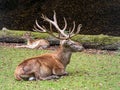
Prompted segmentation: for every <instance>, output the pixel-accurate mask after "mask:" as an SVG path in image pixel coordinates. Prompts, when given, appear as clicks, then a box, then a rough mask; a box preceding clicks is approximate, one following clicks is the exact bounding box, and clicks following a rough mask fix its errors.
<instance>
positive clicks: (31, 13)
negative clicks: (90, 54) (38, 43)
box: [0, 0, 120, 36]
mask: <svg viewBox="0 0 120 90" xmlns="http://www.w3.org/2000/svg"><path fill="white" fill-rule="evenodd" d="M53 10H55V11H56V12H57V18H58V21H59V24H60V26H62V25H63V24H64V23H63V17H65V18H66V19H67V21H68V25H69V26H71V25H72V21H73V20H75V21H76V23H77V24H78V23H81V24H82V25H83V27H82V30H81V32H80V33H81V34H95V35H97V34H107V35H114V36H120V0H0V29H2V27H7V28H9V29H18V30H32V28H33V25H34V22H35V19H39V24H43V21H42V20H41V19H40V16H41V14H42V13H44V14H46V15H47V16H48V17H50V18H52V15H53Z"/></svg>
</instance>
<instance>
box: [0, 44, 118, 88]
mask: <svg viewBox="0 0 120 90" xmlns="http://www.w3.org/2000/svg"><path fill="white" fill-rule="evenodd" d="M47 52H51V51H47V50H30V49H15V48H6V47H2V46H0V72H1V74H0V83H1V84H0V89H1V90H119V89H120V65H119V64H120V61H119V59H120V55H118V54H116V55H112V56H110V55H108V54H103V55H97V54H95V55H93V54H86V53H83V52H78V53H74V54H73V55H72V58H71V62H70V64H69V65H68V67H67V72H69V76H65V77H62V78H60V79H58V80H50V81H16V80H15V79H14V75H13V74H14V70H15V67H16V66H17V65H18V64H19V63H20V62H21V61H22V60H24V59H25V58H28V57H32V56H35V55H38V54H42V53H47Z"/></svg>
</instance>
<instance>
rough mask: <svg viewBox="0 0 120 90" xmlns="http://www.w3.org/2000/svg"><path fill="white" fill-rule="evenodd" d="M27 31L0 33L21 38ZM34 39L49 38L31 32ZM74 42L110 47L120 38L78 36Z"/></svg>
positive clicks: (74, 38) (0, 32) (119, 40)
mask: <svg viewBox="0 0 120 90" xmlns="http://www.w3.org/2000/svg"><path fill="white" fill-rule="evenodd" d="M25 32H26V31H15V30H14V31H13V30H6V31H5V32H4V31H0V37H1V36H5V35H6V36H13V37H21V36H22V35H23V34H24V33H25ZM31 33H32V36H33V37H34V38H43V39H46V38H48V37H49V35H48V34H47V33H38V32H31ZM72 40H74V41H78V42H80V43H86V42H88V43H97V44H100V45H108V44H113V43H117V42H120V37H114V36H108V35H102V34H101V35H80V34H79V35H76V36H74V37H73V38H72Z"/></svg>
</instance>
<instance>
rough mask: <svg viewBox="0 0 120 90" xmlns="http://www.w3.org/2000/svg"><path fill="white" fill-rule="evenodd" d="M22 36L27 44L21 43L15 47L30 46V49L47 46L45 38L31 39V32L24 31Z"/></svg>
mask: <svg viewBox="0 0 120 90" xmlns="http://www.w3.org/2000/svg"><path fill="white" fill-rule="evenodd" d="M22 38H24V39H26V40H27V45H21V46H16V47H17V48H19V47H23V48H31V49H39V48H40V49H44V48H47V47H49V45H50V44H49V42H48V41H47V40H45V39H35V40H34V39H32V38H31V33H30V32H26V33H25V34H24V35H23V36H22Z"/></svg>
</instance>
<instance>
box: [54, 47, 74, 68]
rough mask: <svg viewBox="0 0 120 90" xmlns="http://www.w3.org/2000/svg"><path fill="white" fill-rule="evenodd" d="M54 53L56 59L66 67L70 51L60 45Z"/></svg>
mask: <svg viewBox="0 0 120 90" xmlns="http://www.w3.org/2000/svg"><path fill="white" fill-rule="evenodd" d="M56 54H57V55H56V56H57V58H58V60H59V61H60V62H61V63H62V64H63V65H64V67H66V66H67V64H69V62H70V58H71V55H72V51H70V50H69V49H67V48H65V47H60V48H59V50H58V51H57V53H56Z"/></svg>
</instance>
